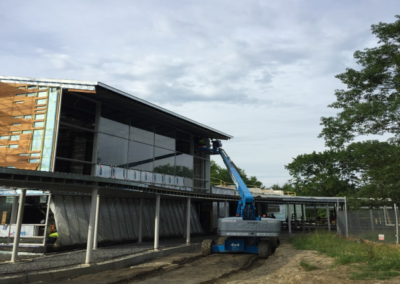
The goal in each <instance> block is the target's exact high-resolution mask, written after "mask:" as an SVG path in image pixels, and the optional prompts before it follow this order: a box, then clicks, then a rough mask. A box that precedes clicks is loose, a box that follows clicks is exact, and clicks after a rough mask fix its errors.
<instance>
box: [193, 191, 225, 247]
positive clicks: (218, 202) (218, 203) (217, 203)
mask: <svg viewBox="0 0 400 284" xmlns="http://www.w3.org/2000/svg"><path fill="white" fill-rule="evenodd" d="M217 204H218V206H219V202H218V203H217ZM186 244H187V245H189V244H190V197H188V199H187V206H186Z"/></svg>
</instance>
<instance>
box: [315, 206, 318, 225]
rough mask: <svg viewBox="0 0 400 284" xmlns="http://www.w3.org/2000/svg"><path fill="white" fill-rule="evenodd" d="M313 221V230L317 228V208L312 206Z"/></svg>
mask: <svg viewBox="0 0 400 284" xmlns="http://www.w3.org/2000/svg"><path fill="white" fill-rule="evenodd" d="M314 220H315V229H316V228H317V226H318V224H317V207H316V206H315V205H314Z"/></svg>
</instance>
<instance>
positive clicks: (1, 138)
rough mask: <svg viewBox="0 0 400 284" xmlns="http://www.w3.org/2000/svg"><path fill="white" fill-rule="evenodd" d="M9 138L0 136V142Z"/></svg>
mask: <svg viewBox="0 0 400 284" xmlns="http://www.w3.org/2000/svg"><path fill="white" fill-rule="evenodd" d="M9 138H10V136H0V140H4V139H9Z"/></svg>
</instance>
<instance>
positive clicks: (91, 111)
mask: <svg viewBox="0 0 400 284" xmlns="http://www.w3.org/2000/svg"><path fill="white" fill-rule="evenodd" d="M95 118H96V103H94V102H92V101H88V100H85V99H82V98H78V97H76V96H73V95H71V94H69V93H65V94H64V93H63V96H62V102H61V114H60V121H61V122H65V123H68V124H72V125H76V126H80V127H84V128H88V129H94V124H95Z"/></svg>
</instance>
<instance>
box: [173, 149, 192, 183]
mask: <svg viewBox="0 0 400 284" xmlns="http://www.w3.org/2000/svg"><path fill="white" fill-rule="evenodd" d="M175 175H177V176H180V177H185V178H193V156H190V155H186V154H183V153H176V167H175Z"/></svg>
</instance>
